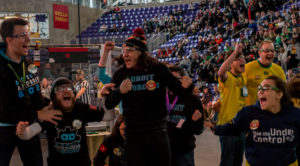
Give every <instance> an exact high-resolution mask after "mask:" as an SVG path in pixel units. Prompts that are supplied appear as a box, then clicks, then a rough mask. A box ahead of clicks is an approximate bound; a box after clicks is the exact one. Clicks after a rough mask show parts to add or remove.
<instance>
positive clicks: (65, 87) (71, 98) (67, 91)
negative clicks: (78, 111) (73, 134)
mask: <svg viewBox="0 0 300 166" xmlns="http://www.w3.org/2000/svg"><path fill="white" fill-rule="evenodd" d="M54 93H55V99H54V104H55V106H56V107H57V108H58V109H60V110H62V111H65V112H69V111H71V110H72V109H73V107H74V104H75V94H74V89H73V85H72V84H62V85H59V86H57V87H55V89H54Z"/></svg>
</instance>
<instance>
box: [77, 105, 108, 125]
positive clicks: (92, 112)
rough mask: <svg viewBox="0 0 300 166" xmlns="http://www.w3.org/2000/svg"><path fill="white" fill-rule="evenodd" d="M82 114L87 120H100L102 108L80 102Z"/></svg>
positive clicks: (102, 113)
mask: <svg viewBox="0 0 300 166" xmlns="http://www.w3.org/2000/svg"><path fill="white" fill-rule="evenodd" d="M81 107H82V109H80V110H81V111H82V114H83V116H84V118H85V120H86V121H87V122H95V121H101V120H102V118H103V116H104V110H103V109H102V108H101V109H100V108H98V107H97V106H93V105H88V104H82V106H81Z"/></svg>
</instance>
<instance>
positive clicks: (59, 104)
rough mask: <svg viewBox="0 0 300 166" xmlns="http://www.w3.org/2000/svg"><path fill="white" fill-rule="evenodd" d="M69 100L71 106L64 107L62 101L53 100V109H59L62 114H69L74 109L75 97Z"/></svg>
mask: <svg viewBox="0 0 300 166" xmlns="http://www.w3.org/2000/svg"><path fill="white" fill-rule="evenodd" d="M70 100H71V105H70V106H64V104H63V102H64V101H63V99H57V98H55V99H54V101H53V103H54V107H55V109H59V110H61V111H63V112H70V111H71V110H72V109H73V108H74V105H75V97H72V98H71V99H70Z"/></svg>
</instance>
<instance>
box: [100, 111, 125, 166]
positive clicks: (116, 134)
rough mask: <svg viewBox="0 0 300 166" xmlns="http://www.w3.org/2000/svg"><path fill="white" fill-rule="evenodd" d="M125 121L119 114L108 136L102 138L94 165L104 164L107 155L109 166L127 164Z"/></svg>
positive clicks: (123, 165) (101, 165) (102, 165)
mask: <svg viewBox="0 0 300 166" xmlns="http://www.w3.org/2000/svg"><path fill="white" fill-rule="evenodd" d="M124 131H125V123H124V117H123V115H120V116H119V117H118V119H117V121H116V123H115V126H114V128H113V131H112V133H111V135H110V136H108V137H106V138H104V140H103V143H102V144H101V145H100V147H99V149H98V152H97V154H96V156H95V157H94V166H104V165H105V159H106V158H107V157H109V166H128V164H127V160H126V158H125V132H124Z"/></svg>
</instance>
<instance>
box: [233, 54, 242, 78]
mask: <svg viewBox="0 0 300 166" xmlns="http://www.w3.org/2000/svg"><path fill="white" fill-rule="evenodd" d="M245 64H246V61H245V57H244V56H243V55H240V56H239V57H237V58H236V59H235V60H234V61H233V62H232V63H231V65H230V71H231V72H232V73H233V74H235V75H239V74H241V73H244V72H245Z"/></svg>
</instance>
